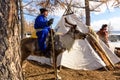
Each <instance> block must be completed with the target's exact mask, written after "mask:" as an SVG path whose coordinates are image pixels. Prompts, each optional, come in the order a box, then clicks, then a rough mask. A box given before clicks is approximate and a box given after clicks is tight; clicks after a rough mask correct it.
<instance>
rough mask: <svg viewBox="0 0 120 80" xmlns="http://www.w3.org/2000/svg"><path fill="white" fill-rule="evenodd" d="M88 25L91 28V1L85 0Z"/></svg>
mask: <svg viewBox="0 0 120 80" xmlns="http://www.w3.org/2000/svg"><path fill="white" fill-rule="evenodd" d="M85 13H86V25H87V26H90V8H89V0H85Z"/></svg>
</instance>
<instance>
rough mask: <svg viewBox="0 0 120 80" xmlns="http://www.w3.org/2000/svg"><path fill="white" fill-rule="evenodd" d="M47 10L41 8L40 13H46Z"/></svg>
mask: <svg viewBox="0 0 120 80" xmlns="http://www.w3.org/2000/svg"><path fill="white" fill-rule="evenodd" d="M45 11H48V10H47V9H46V8H40V13H41V14H42V13H44V12H45Z"/></svg>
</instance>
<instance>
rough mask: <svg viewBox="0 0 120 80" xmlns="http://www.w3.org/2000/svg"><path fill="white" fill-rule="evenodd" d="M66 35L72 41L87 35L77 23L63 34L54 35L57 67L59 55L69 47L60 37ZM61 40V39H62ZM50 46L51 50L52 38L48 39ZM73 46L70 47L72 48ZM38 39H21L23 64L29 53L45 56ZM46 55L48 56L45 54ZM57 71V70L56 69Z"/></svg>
mask: <svg viewBox="0 0 120 80" xmlns="http://www.w3.org/2000/svg"><path fill="white" fill-rule="evenodd" d="M66 36H70V37H71V39H72V40H71V42H70V43H74V40H75V39H84V38H85V37H86V34H84V33H81V32H80V31H79V30H77V29H76V25H75V26H73V27H70V30H69V31H68V32H67V33H66V34H64V35H63V36H62V35H55V34H54V35H53V36H52V37H53V39H54V46H55V49H54V50H55V67H57V56H58V55H59V54H61V53H62V52H64V51H65V50H66V49H68V48H67V45H64V44H63V43H62V42H61V41H62V40H61V39H60V37H62V38H64V37H66ZM60 40H61V41H60ZM47 44H48V46H49V47H50V49H49V50H51V45H52V43H51V39H49V40H48V41H47ZM70 48H71V47H69V49H70ZM38 49H39V48H38V41H37V38H25V39H23V40H22V41H21V55H22V57H21V64H22V63H23V61H24V60H25V59H26V58H27V57H28V56H29V55H38V56H44V55H43V53H41V51H38ZM45 57H46V56H45ZM56 71H57V70H56Z"/></svg>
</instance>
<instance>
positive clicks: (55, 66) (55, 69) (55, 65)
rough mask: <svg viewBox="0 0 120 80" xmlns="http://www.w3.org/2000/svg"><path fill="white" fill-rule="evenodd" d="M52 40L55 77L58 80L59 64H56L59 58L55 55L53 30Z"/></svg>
mask: <svg viewBox="0 0 120 80" xmlns="http://www.w3.org/2000/svg"><path fill="white" fill-rule="evenodd" d="M51 40H52V58H53V67H54V75H55V80H57V63H56V62H57V61H56V60H57V57H56V55H55V46H54V35H53V31H52V30H51Z"/></svg>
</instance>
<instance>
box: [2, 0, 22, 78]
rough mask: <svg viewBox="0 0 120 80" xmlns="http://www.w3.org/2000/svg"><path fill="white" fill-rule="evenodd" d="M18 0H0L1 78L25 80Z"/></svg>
mask: <svg viewBox="0 0 120 80" xmlns="http://www.w3.org/2000/svg"><path fill="white" fill-rule="evenodd" d="M17 3H18V1H17V0H0V80H23V78H22V69H21V65H20V56H21V54H20V46H19V45H20V38H19V30H20V29H19V27H18V25H17V24H18V23H17V19H18V15H17Z"/></svg>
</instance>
